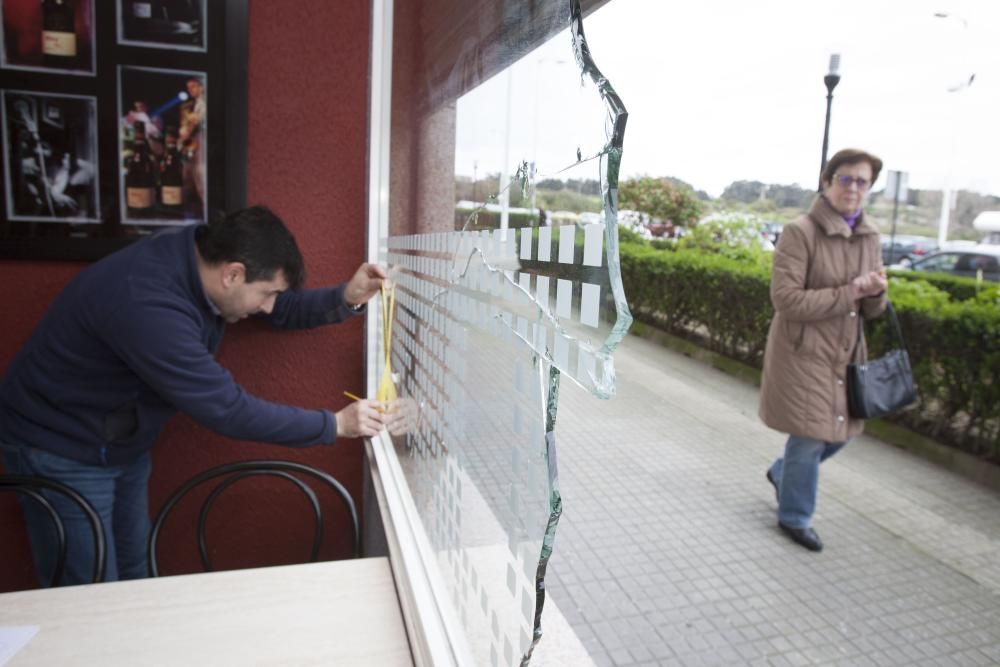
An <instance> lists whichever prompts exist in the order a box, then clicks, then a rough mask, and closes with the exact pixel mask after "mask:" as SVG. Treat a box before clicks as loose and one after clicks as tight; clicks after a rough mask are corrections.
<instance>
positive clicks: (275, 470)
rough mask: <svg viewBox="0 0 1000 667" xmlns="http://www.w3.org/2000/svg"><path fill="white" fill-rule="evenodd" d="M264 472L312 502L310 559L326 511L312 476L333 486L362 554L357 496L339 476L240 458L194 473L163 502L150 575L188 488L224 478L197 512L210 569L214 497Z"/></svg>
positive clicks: (354, 548)
mask: <svg viewBox="0 0 1000 667" xmlns="http://www.w3.org/2000/svg"><path fill="white" fill-rule="evenodd" d="M261 475H264V476H270V477H278V478H281V479H285V480H288V481H289V482H291V483H292V484H294V485H295V486H296V487H297V488H298V489H299V490H300V491H301V492H302V493H303V494H304V495H305V496H306V498H307V499H308V501H309V503H310V505H311V506H312V510H313V518H314V526H315V528H314V532H313V545H312V552H311V553H310V559H309V561H310V562H315V561H316V560H317V559H318V558H319V550H320V545H321V544H322V541H323V511H322V509H321V507H320V503H319V499H318V498H317V496H316V493H315V491H313V489H312V488H311V487H310V486H309V485H308V484H307V483H306V482H305V481H303V479H309V478H312V480H313V481H317V482H319V483H322V484H323V485H325V486H326V487H329V488H330V489H332V490H333V491H334V492H335V494H336V495H337V496H338V497H339V499H340V501H341V503H342V504H343V505H344V507H345V508H346V509H347V513H348V515H349V517H350V521H351V540H352V542H351V544H352V551H351V553H352V555H353V557H355V558H357V557H358V556H359V555H360V545H361V540H360V529H359V525H358V513H357V509H356V508H355V505H354V500H352V499H351V496H350V494H349V493H348V492H347V489H345V488H344V486H343V485H342V484H341V483H340V482H338V481H337V480H336V478H334V477H333V476H332V475H330V474H328V473H326V472H324V471H322V470H320V469H318V468H315V467H313V466H310V465H306V464H304V463H298V462H295V461H277V460H258V461H239V462H237V463H228V464H225V465H221V466H217V467H215V468H211V469H209V470H206V471H205V472H202V473H200V474H198V475H195V476H194V477H192V478H191V479H189V480H188V481H187V482H185V483H184V484H182V485H181V486H180V487H179V488H178V489H177V490H176V491H175V492H174V493H173V495H171V496H170V498H168V499H167V501H166V502H165V503H164V504H163V507H162V508H161V509H160V511H159V512H158V513H157V516H156V519H155V521H153V528H152V531H151V532H150V534H149V556H148V559H149V560H148V565H149V575H150V576H152V577H158V576H160V571H159V562H158V560H159V559H158V556H157V547H158V543H159V537H160V531H161V529H162V528H163V525H164V523H165V522H166V520H167V517H168V516H169V515H170V512H171V511H172V510H173V509H174V507H176V506H177V504H178V503H179V502H180V501H181V499H182V498H184V496H185V495H187V493H188V492H189V491H191V490H193V489H195V488H196V487H198V486H200V485H201V484H203V483H205V482H209V481H210V480H216V479H219V478H221V481H219V482H218V483H217V484H216V486H215V488H214V489H212V491H211V493H209V494H208V496H207V497H206V498H205V500H204V502H203V503H202V505H201V511H200V512H199V516H198V533H197V537H198V551H199V553H200V556H201V564H202V567H204V569H205V571H207V572H211V571H212V570H213V568H212V563H211V560H210V559H209V556H208V546H207V544H206V540H205V525H206V524H207V521H208V514H209V511H210V510H211V509H212V505H213V503H215V500H216V499H217V498H218V497H219V495H220V494H221V493H222V492H223V491H225V490H226V489H227V488H229V487H230V486H232V485H233V484H235V483H236V482H238V481H240V480H241V479H246V478H248V477H256V476H261Z"/></svg>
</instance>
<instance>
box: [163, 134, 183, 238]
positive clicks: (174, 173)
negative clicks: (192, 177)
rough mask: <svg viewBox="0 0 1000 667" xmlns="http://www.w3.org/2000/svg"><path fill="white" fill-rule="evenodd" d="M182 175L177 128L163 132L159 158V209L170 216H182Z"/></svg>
mask: <svg viewBox="0 0 1000 667" xmlns="http://www.w3.org/2000/svg"><path fill="white" fill-rule="evenodd" d="M183 191H184V177H183V173H182V166H181V155H180V153H179V152H178V151H177V128H176V127H168V128H167V131H166V133H165V139H164V150H163V156H162V157H161V158H160V211H161V213H162V214H163V215H165V216H167V217H171V218H182V217H184V208H183V204H184V199H183Z"/></svg>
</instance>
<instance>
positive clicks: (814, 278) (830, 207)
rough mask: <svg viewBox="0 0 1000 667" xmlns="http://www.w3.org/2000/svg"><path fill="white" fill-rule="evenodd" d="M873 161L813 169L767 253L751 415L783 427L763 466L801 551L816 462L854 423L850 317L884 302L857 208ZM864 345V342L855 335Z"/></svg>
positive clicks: (873, 249) (858, 159)
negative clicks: (799, 212) (774, 452)
mask: <svg viewBox="0 0 1000 667" xmlns="http://www.w3.org/2000/svg"><path fill="white" fill-rule="evenodd" d="M881 169H882V161H881V160H880V159H878V158H877V157H875V156H874V155H871V154H870V153H866V152H865V151H861V150H855V149H845V150H842V151H840V152H838V153H837V154H836V155H834V156H833V157H832V158H831V159H830V161H829V162H828V163H827V165H826V167H825V168H824V169H823V174H822V178H821V180H822V186H823V188H822V192H821V193H820V194H819V195H817V196H816V199H815V200H814V201H813V203H812V206H811V207H810V208H809V211H808V212H807V213H806V214H805V215H804V216H803V217H801V218H799V219H798V220H796V221H795V222H793V223H792V224H790V225H787V226H786V227H785V229H784V231H783V232H782V234H781V237H780V238H779V239H778V245H777V248H776V249H775V252H774V260H773V261H774V266H773V271H772V277H771V302H772V303H773V305H774V319H773V320H772V321H771V328H770V331H769V332H768V336H767V350H766V352H765V354H764V375H763V381H762V386H761V394H760V408H759V414H760V418H761V419H762V420H763V421H764V423H765V424H767V425H768V426H769V427H771V428H773V429H775V430H776V431H780V432H782V433H787V434H788V441H787V442H786V443H785V452H784V456H783V457H780V458H778V459H777V460H776V461H775V462H774V463H773V464H772V465H771V467H770V468H768V470H767V479H768V481H770V482H771V484H772V485H773V486H774V490H775V493H776V495H777V499H778V527H779V528H780V529H781V530H782V531H783V532H784V533H785V534H786V535H788V537H790V538H791V539H792V540H793V541H795V542H796V543H798V544H800V545H802V546H803V547H805V548H806V549H809V550H810V551H821V550H822V549H823V543H822V541H820V538H819V535H818V534H817V533H816V531H815V530H814V529H813V527H812V516H813V512H814V510H815V508H816V493H817V489H818V486H819V464H820V463H821V462H823V461H825V460H826V459H828V458H830V457H831V456H833V455H834V454H836V453H837V452H838V451H839V450H840V449H842V448H843V447H844V445H846V444H847V442H848V440H850V439H851V437H853V436H855V435H857V434H858V433H860V432H861V430H862V429H863V428H864V421H863V420H861V419H854V418H852V417H851V416H850V415H849V414H848V412H847V385H846V373H847V364H848V363H850V361H851V358H852V354H853V353H854V351H855V344H856V343H857V338H858V321H857V319H856V318H858V317H862V316H863V317H864V318H866V319H871V318H874V317H878V316H879V315H881V314H882V312H883V311H884V310H885V307H886V295H885V291H886V286H887V280H886V275H885V269H884V268H883V267H882V253H881V247H880V245H879V234H878V229H876V228H875V226H874V225H873V224H872V223H871V222H869V220H868V218H867V216H866V215H865V213H864V211H863V210H862V204H863V202H864V197H865V195H866V194H867V192H868V189H869V188H870V187H871V186H872V184H873V183H874V182H875V180H876V179H877V178H878V174H879V171H881ZM861 344H862V345H864V341H861Z"/></svg>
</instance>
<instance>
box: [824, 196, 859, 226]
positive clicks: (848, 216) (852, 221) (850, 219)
mask: <svg viewBox="0 0 1000 667" xmlns="http://www.w3.org/2000/svg"><path fill="white" fill-rule="evenodd" d="M820 197H822V198H823V201H825V202H826V205H827V206H829V207H830V208H833V204H831V203H830V200H829V199H827V198H826V195H824V194H821V195H820ZM833 210H834V211H836V210H837V209H835V208H834V209H833ZM838 213H839V211H838ZM839 215H840V217H841V218H843V219H844V222H846V223H847V226H848V227H850V228H851V231H854V225H856V224H858V218H860V217H861V209H860V208H859V209H858V210H857V211H855V212H854V213H839Z"/></svg>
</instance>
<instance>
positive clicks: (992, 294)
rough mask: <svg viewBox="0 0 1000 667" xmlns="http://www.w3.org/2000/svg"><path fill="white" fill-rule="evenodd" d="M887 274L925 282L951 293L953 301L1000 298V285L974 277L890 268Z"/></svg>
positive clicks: (994, 299)
mask: <svg viewBox="0 0 1000 667" xmlns="http://www.w3.org/2000/svg"><path fill="white" fill-rule="evenodd" d="M889 275H890V276H892V277H893V278H898V279H899V282H901V281H916V282H926V283H930V284H931V285H934V286H935V287H937V288H938V289H940V290H943V291H945V292H947V293H948V294H950V295H951V298H952V299H953V300H954V301H968V300H969V299H975V298H982V299H986V300H989V301H993V302H996V301H997V300H998V299H1000V285H997V283H992V282H989V281H985V282H982V283H980V282H978V281H977V280H976V279H975V278H964V277H961V276H952V275H949V274H947V273H923V272H917V271H898V270H891V271H889Z"/></svg>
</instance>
